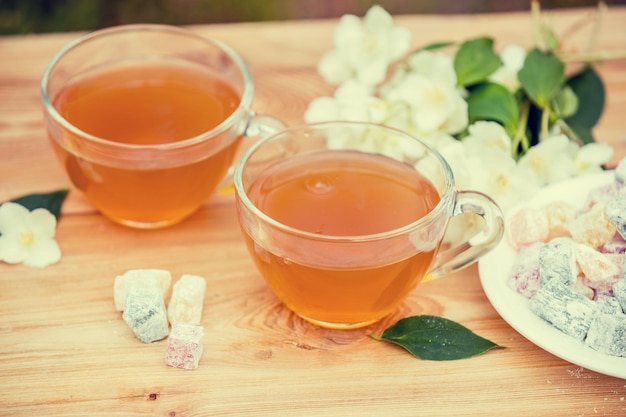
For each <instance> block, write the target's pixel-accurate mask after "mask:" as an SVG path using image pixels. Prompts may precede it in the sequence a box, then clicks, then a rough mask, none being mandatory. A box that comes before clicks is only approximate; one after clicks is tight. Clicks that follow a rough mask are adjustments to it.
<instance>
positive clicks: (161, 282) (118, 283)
mask: <svg viewBox="0 0 626 417" xmlns="http://www.w3.org/2000/svg"><path fill="white" fill-rule="evenodd" d="M171 282H172V274H171V273H170V272H169V271H166V270H163V269H131V270H129V271H126V272H125V273H123V274H122V275H118V276H117V277H115V282H114V283H113V299H114V302H115V309H116V310H117V311H122V310H124V305H125V304H126V297H127V295H128V292H129V291H130V290H131V289H133V288H155V289H158V290H160V291H161V294H162V296H163V298H165V295H166V294H167V291H168V290H169V288H170V284H171Z"/></svg>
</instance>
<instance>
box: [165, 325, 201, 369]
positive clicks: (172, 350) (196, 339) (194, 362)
mask: <svg viewBox="0 0 626 417" xmlns="http://www.w3.org/2000/svg"><path fill="white" fill-rule="evenodd" d="M203 336H204V328H203V327H202V326H197V325H195V324H188V323H181V322H175V323H174V324H173V325H172V332H171V333H170V337H169V338H168V341H167V350H166V352H165V363H166V364H167V365H169V366H173V367H175V368H182V369H196V368H197V367H198V363H199V362H200V358H201V357H202V350H203V344H202V337H203Z"/></svg>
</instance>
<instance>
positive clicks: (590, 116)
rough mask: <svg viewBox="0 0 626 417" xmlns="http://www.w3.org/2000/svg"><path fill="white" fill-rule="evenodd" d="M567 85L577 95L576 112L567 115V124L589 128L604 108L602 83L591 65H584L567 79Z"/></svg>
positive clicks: (598, 118)
mask: <svg viewBox="0 0 626 417" xmlns="http://www.w3.org/2000/svg"><path fill="white" fill-rule="evenodd" d="M567 85H568V86H569V87H570V88H571V89H572V91H573V92H574V94H576V96H577V97H578V108H577V109H576V112H575V113H574V114H572V115H571V116H569V117H567V119H566V122H567V123H568V124H570V123H574V124H576V125H578V126H585V127H587V128H589V129H591V128H592V127H593V126H595V125H596V123H598V120H600V116H601V115H602V111H603V110H604V100H605V93H604V84H603V83H602V79H601V78H600V76H599V75H598V74H597V73H596V72H595V70H594V69H593V67H592V66H590V65H588V66H586V67H585V68H584V69H583V70H582V71H581V72H579V73H578V74H576V75H574V76H573V77H571V78H570V79H569V80H567Z"/></svg>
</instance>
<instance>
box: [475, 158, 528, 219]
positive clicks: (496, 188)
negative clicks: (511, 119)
mask: <svg viewBox="0 0 626 417" xmlns="http://www.w3.org/2000/svg"><path fill="white" fill-rule="evenodd" d="M476 157H477V158H478V159H479V161H480V162H479V166H476V170H475V171H474V172H472V177H473V181H472V185H473V187H474V189H475V190H477V191H481V192H483V193H485V194H487V195H489V196H490V197H491V198H493V199H494V200H495V201H496V203H498V205H499V206H500V207H501V208H502V210H503V211H506V210H507V209H510V208H512V207H514V206H516V205H517V204H519V203H521V202H523V201H527V200H528V199H529V198H530V197H532V196H533V195H534V194H535V193H536V192H537V191H538V190H539V185H538V181H537V179H536V178H535V177H534V175H533V174H532V173H531V174H530V175H529V173H528V172H527V171H525V170H523V169H519V168H518V166H517V164H516V162H515V160H514V159H513V158H512V157H511V155H510V153H509V152H507V151H505V150H503V149H500V148H498V147H484V148H483V149H482V151H481V152H479V153H476Z"/></svg>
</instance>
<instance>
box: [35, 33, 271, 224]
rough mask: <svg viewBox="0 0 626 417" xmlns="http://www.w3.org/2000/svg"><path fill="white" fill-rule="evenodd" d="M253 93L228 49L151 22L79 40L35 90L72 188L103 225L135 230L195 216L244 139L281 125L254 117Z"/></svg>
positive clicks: (247, 77) (57, 58) (240, 64)
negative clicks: (102, 217) (105, 220)
mask: <svg viewBox="0 0 626 417" xmlns="http://www.w3.org/2000/svg"><path fill="white" fill-rule="evenodd" d="M253 90H254V88H253V82H252V79H251V77H250V73H249V71H248V68H247V67H246V65H245V63H244V62H243V60H242V59H241V58H240V57H239V55H238V54H237V53H236V52H235V51H233V50H232V49H231V48H230V47H228V46H226V45H224V44H223V43H221V42H219V41H216V40H212V39H209V38H206V37H203V36H200V35H199V34H197V33H195V32H193V31H191V30H186V29H183V28H178V27H174V26H167V25H150V24H147V25H125V26H117V27H112V28H108V29H103V30H100V31H96V32H93V33H90V34H88V35H85V36H83V37H81V38H79V39H77V40H76V41H74V42H72V43H70V44H69V45H67V46H66V47H65V48H63V49H62V50H61V51H59V53H58V54H57V55H56V56H55V57H53V59H52V60H51V61H50V63H49V64H48V66H47V68H46V70H45V72H44V74H43V77H42V82H41V92H42V97H43V103H44V110H45V111H44V115H45V123H46V128H47V131H48V136H49V138H50V141H51V143H52V145H53V148H54V150H55V152H56V154H57V156H58V158H59V160H60V161H61V163H62V165H63V167H64V168H65V170H66V172H67V174H68V176H69V178H70V179H71V181H72V183H73V184H74V186H75V187H76V188H78V189H79V190H80V191H81V192H82V193H83V194H84V195H85V196H86V198H87V199H88V200H89V201H90V202H91V203H92V204H93V205H94V206H95V207H96V208H97V209H98V210H99V211H100V212H102V213H103V214H104V215H106V216H107V217H109V218H111V219H112V220H114V221H116V222H119V223H122V224H125V225H128V226H133V227H140V228H155V227H162V226H167V225H170V224H174V223H176V222H178V221H180V220H182V219H184V218H185V217H187V216H189V215H190V214H191V213H193V212H194V211H196V210H197V209H198V208H199V207H200V206H201V205H202V204H204V203H205V202H206V200H207V198H208V197H209V196H210V195H211V193H212V192H213V191H214V190H215V189H216V187H218V184H220V182H221V181H222V179H223V177H224V175H225V174H226V173H227V172H228V170H229V169H230V168H231V165H232V163H233V158H234V156H235V153H236V150H237V148H238V146H239V144H240V142H241V140H242V137H243V136H244V135H246V132H248V131H250V130H254V129H257V130H258V129H263V126H261V124H262V123H266V122H267V123H269V124H276V125H278V126H279V125H280V123H278V122H277V121H275V120H272V119H270V118H267V117H263V118H258V119H257V118H256V117H255V116H254V114H253V112H252V111H251V108H250V107H251V102H252V97H253ZM260 119H262V120H263V122H261V121H260Z"/></svg>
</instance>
